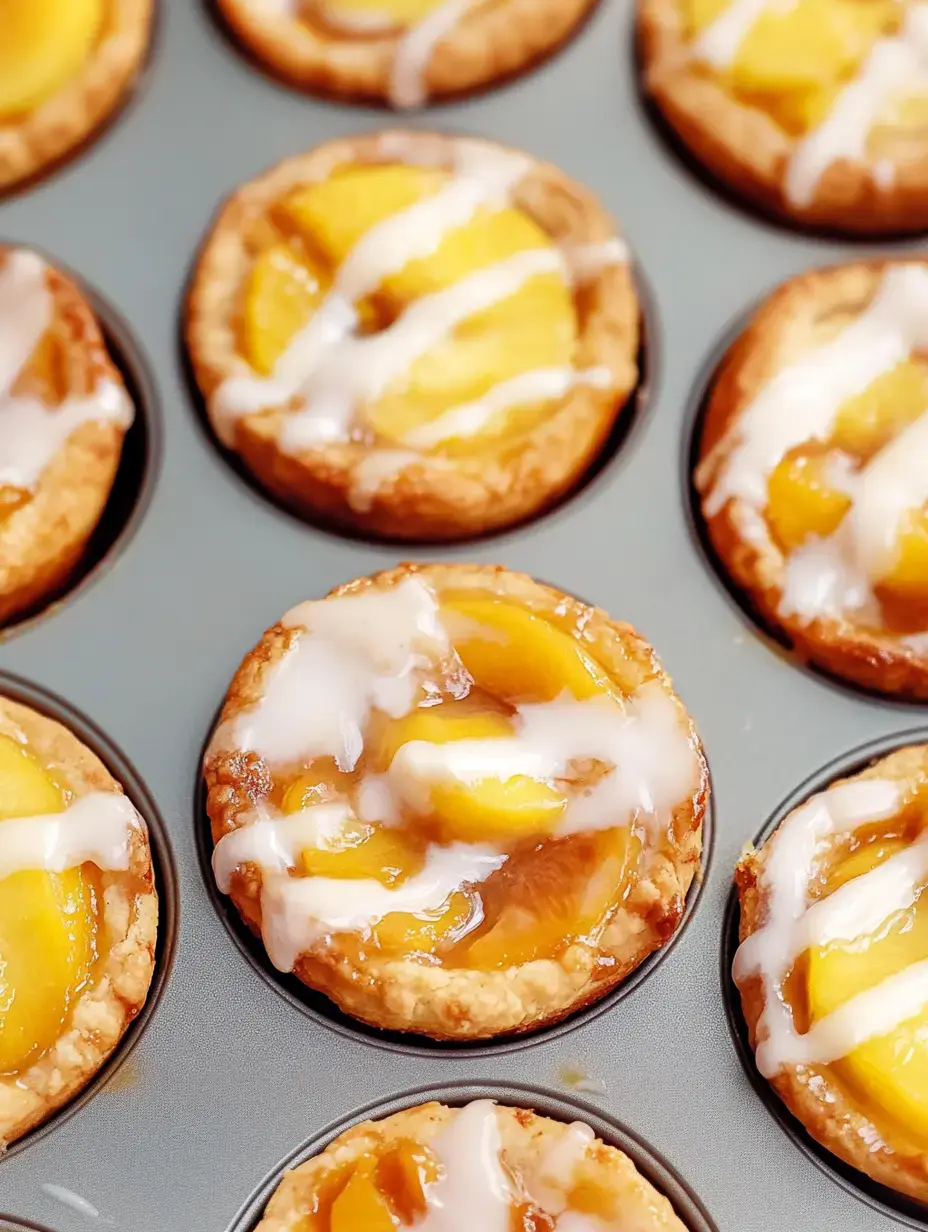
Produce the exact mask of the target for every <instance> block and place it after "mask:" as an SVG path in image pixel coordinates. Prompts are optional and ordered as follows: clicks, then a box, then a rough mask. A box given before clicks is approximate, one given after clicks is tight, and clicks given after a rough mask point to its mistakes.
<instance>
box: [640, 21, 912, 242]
mask: <svg viewBox="0 0 928 1232" xmlns="http://www.w3.org/2000/svg"><path fill="white" fill-rule="evenodd" d="M638 41H639V49H640V59H641V65H642V74H643V79H644V85H645V89H646V90H647V92H648V94H649V95H650V96H651V98H652V99H653V100H654V102H655V104H656V105H657V107H658V109H659V110H660V112H661V113H662V114H663V116H664V118H665V119H666V120H667V121H668V123H669V124H670V126H671V127H672V128H673V129H674V131H675V132H676V134H677V136H678V137H679V138H680V139H681V140H682V142H683V144H684V145H685V146H686V147H687V148H688V149H689V151H690V152H691V153H692V154H693V155H694V156H695V157H696V159H697V160H698V161H699V162H700V163H701V164H702V165H703V166H704V167H705V168H706V169H707V170H708V171H710V172H711V173H712V174H713V175H715V176H716V177H717V178H718V179H719V180H721V181H723V182H724V183H725V184H726V185H728V186H729V187H730V188H732V189H733V190H734V191H735V192H736V193H738V194H739V195H740V196H741V197H743V198H744V199H745V200H747V201H749V202H751V203H753V204H754V205H756V206H758V207H760V208H761V209H762V210H765V211H768V212H770V213H772V214H774V215H778V216H780V217H782V218H787V219H789V220H791V221H794V222H797V223H800V224H804V225H808V226H814V227H822V228H825V229H835V230H838V231H845V232H849V233H857V234H860V235H879V234H882V233H894V232H906V231H923V230H924V229H925V227H926V226H928V158H926V157H925V155H926V154H928V148H926V147H925V146H924V140H925V139H924V136H923V135H922V136H921V138H919V142H920V144H919V146H918V147H916V146H913V145H912V142H911V141H910V142H909V153H910V154H911V157H907V158H906V159H905V160H904V161H899V162H897V163H896V164H895V166H894V172H893V175H892V177H891V178H888V179H887V178H885V177H883V176H882V175H881V174H880V171H879V169H878V168H876V167H875V164H874V163H872V162H871V163H863V162H856V161H849V160H848V159H839V160H837V161H835V162H833V163H832V164H831V165H830V166H829V167H828V168H827V169H826V170H825V171H824V173H823V174H822V176H821V178H820V179H819V181H818V183H817V184H816V186H815V191H814V193H813V195H812V199H811V200H810V201H809V203H808V204H807V205H801V204H798V203H797V202H795V201H790V200H789V199H788V197H787V194H786V191H785V184H786V175H787V167H788V164H789V161H790V159H791V157H792V156H793V154H794V153H795V151H796V148H797V145H798V141H799V139H798V138H797V137H795V136H794V135H793V134H791V133H789V132H788V131H787V130H786V129H784V128H783V127H782V126H781V125H780V124H779V123H778V122H777V120H776V119H775V118H774V117H773V116H772V115H770V114H769V113H768V112H767V111H765V110H764V109H763V108H762V107H760V106H758V105H755V104H753V103H751V102H750V101H745V100H743V99H740V98H737V97H735V96H734V95H733V94H732V93H730V92H729V91H728V90H727V89H726V88H725V87H724V85H723V84H722V83H721V82H720V81H719V80H718V79H717V78H716V77H715V76H714V75H713V74H711V73H709V72H707V71H706V70H705V68H704V67H703V66H702V65H699V64H698V63H697V62H696V61H695V60H694V57H693V54H692V44H691V41H690V39H689V38H688V35H687V29H686V20H685V15H684V7H683V3H682V0H638ZM917 150H920V153H918V152H917Z"/></svg>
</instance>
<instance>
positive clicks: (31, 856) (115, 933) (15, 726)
mask: <svg viewBox="0 0 928 1232" xmlns="http://www.w3.org/2000/svg"><path fill="white" fill-rule="evenodd" d="M157 919H158V902H157V897H156V893H155V886H154V881H153V876H152V866H151V855H150V852H149V847H148V835H147V831H146V829H145V823H144V822H143V821H142V819H141V817H139V815H138V813H137V812H136V810H135V808H134V807H133V805H132V803H131V802H130V801H129V800H128V799H127V798H126V796H125V795H123V793H122V789H121V788H120V786H119V784H118V783H117V782H116V781H115V780H114V779H113V778H112V777H111V775H110V774H109V773H108V771H107V770H106V768H105V767H104V766H103V764H102V763H101V762H100V761H99V760H98V759H97V757H95V756H94V754H93V753H91V752H90V751H89V749H87V748H85V747H84V746H83V745H82V744H81V743H80V741H79V740H78V739H77V738H76V737H75V736H74V735H72V733H71V732H70V731H68V730H67V729H66V728H64V727H62V726H60V724H58V723H55V722H53V721H52V720H51V719H47V718H45V717H44V716H42V715H39V714H36V713H35V712H34V711H32V710H29V709H27V708H26V707H25V706H20V705H18V704H16V703H14V702H10V701H7V700H2V699H0V1145H3V1144H7V1143H10V1142H12V1141H14V1140H15V1139H16V1138H18V1137H20V1136H21V1135H22V1134H23V1133H25V1132H26V1130H28V1129H30V1128H32V1127H33V1126H34V1125H37V1124H38V1123H40V1122H41V1121H43V1120H45V1118H46V1117H47V1116H49V1115H50V1113H51V1112H53V1111H54V1110H55V1109H56V1108H58V1107H60V1106H61V1105H62V1104H64V1103H65V1102H66V1101H67V1100H68V1099H70V1097H71V1096H72V1095H73V1094H75V1093H76V1092H77V1091H79V1090H80V1089H81V1087H83V1086H84V1085H85V1084H86V1083H87V1082H88V1081H89V1080H90V1078H92V1077H93V1075H94V1074H95V1073H96V1071H97V1070H98V1069H99V1068H100V1066H101V1065H102V1064H103V1062H104V1061H105V1060H106V1058H107V1057H108V1056H109V1054H110V1053H111V1052H112V1050H113V1049H114V1048H115V1046H116V1044H117V1043H118V1041H119V1038H120V1036H121V1035H122V1033H123V1031H124V1030H125V1028H126V1027H127V1026H128V1024H129V1023H130V1022H131V1020H132V1019H133V1018H134V1017H135V1015H136V1014H137V1013H138V1011H139V1009H140V1008H141V1006H142V1005H143V1003H144V1001H145V997H146V995H147V992H148V986H149V984H150V982H151V978H152V972H153V967H154V948H155V936H156V930H157Z"/></svg>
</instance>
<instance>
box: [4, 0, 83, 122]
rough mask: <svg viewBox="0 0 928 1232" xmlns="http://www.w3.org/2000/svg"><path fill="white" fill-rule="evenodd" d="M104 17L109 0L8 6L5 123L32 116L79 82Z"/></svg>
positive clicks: (29, 1) (12, 2)
mask: <svg viewBox="0 0 928 1232" xmlns="http://www.w3.org/2000/svg"><path fill="white" fill-rule="evenodd" d="M103 17H104V0H4V3H3V4H0V118H5V117H9V116H15V115H18V114H21V113H24V112H27V111H31V110H32V109H33V108H35V107H37V106H38V105H39V104H40V103H42V102H44V100H45V99H46V98H48V97H49V96H50V95H52V94H54V93H55V91H56V90H57V89H59V88H60V87H61V86H63V85H65V84H66V83H67V81H68V80H69V79H70V78H72V77H73V76H75V74H76V73H77V72H78V71H79V70H80V68H81V66H82V65H83V64H84V63H85V61H86V60H87V59H88V57H89V56H90V53H91V52H92V50H93V47H94V43H95V42H96V40H97V37H98V35H99V33H100V29H101V26H102V24H103Z"/></svg>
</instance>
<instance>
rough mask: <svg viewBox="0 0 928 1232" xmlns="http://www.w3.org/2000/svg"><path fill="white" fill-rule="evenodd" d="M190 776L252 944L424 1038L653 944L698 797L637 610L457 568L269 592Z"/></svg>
mask: <svg viewBox="0 0 928 1232" xmlns="http://www.w3.org/2000/svg"><path fill="white" fill-rule="evenodd" d="M205 775H206V784H207V787H208V796H207V810H208V813H209V817H210V820H211V822H212V834H213V841H214V843H215V844H216V846H215V851H214V856H213V870H214V872H215V876H216V880H217V883H218V885H219V888H220V889H221V891H222V892H223V893H225V894H229V895H230V896H231V898H232V901H233V902H234V904H235V906H236V907H237V908H238V910H239V912H240V913H241V915H242V917H243V918H244V920H245V921H246V923H247V924H248V926H249V927H250V928H251V929H253V930H254V931H255V932H256V933H258V934H259V935H261V936H262V937H263V940H264V944H265V947H266V948H267V951H268V955H269V957H270V960H271V962H272V963H273V965H274V966H275V967H276V968H277V969H278V970H280V971H288V972H289V971H293V972H294V973H295V974H296V975H297V976H299V978H300V979H301V980H303V981H304V982H305V983H306V984H309V985H310V986H311V987H313V988H316V989H319V990H321V991H322V992H324V993H325V994H326V995H327V996H329V997H330V998H331V999H332V1000H333V1001H335V1002H336V1003H337V1004H338V1005H339V1007H340V1008H341V1009H342V1010H344V1011H345V1012H346V1013H348V1014H352V1015H354V1016H355V1017H356V1018H360V1019H362V1020H363V1021H365V1022H368V1023H371V1024H373V1025H374V1026H377V1027H385V1028H392V1029H395V1030H401V1031H405V1030H409V1031H417V1032H420V1033H422V1034H426V1035H430V1036H433V1037H435V1038H439V1039H477V1038H481V1037H487V1036H493V1035H497V1034H499V1033H502V1032H512V1031H526V1030H529V1029H531V1028H535V1027H538V1026H540V1025H542V1024H545V1023H550V1022H554V1021H556V1020H558V1019H560V1018H563V1017H564V1016H565V1015H567V1014H569V1013H571V1011H573V1010H576V1009H578V1008H579V1007H581V1006H583V1005H585V1004H588V1003H590V1002H593V1001H596V1000H597V999H599V998H600V997H602V996H603V995H604V994H605V993H606V992H607V991H608V990H609V989H610V988H612V987H614V986H615V985H616V984H618V983H619V982H620V981H621V980H622V979H624V977H625V976H626V975H628V974H629V972H630V971H632V970H633V969H634V968H635V967H637V966H638V965H639V964H640V963H641V962H642V961H643V960H644V959H645V958H646V957H647V955H648V954H650V953H651V952H652V951H654V950H656V949H658V948H659V947H660V946H661V945H663V944H664V943H665V942H666V941H667V940H668V939H669V938H670V936H671V935H672V934H673V932H674V931H675V929H676V928H677V925H678V924H679V923H680V919H681V917H682V915H683V909H684V899H685V896H686V893H687V890H688V889H689V887H690V883H691V882H692V879H693V877H694V875H695V873H696V870H697V867H698V865H699V855H700V848H701V833H702V821H703V816H704V813H705V809H706V802H707V795H708V778H707V771H706V765H705V761H704V759H703V756H702V752H701V749H700V746H699V743H698V740H697V737H696V734H695V731H694V728H693V725H692V723H691V721H690V719H689V718H688V716H687V714H686V712H685V710H684V709H683V706H682V705H681V703H680V702H679V700H678V699H677V698H676V696H675V694H674V693H673V690H672V687H671V684H670V681H669V679H668V677H667V676H666V674H665V673H664V672H663V670H662V669H661V667H660V664H659V663H658V661H657V659H656V657H655V655H654V652H653V651H652V650H651V648H650V647H649V646H648V645H647V643H646V642H645V641H643V639H642V638H640V637H639V636H638V634H637V633H635V632H634V630H633V629H631V628H630V627H629V626H628V625H621V624H617V623H615V622H613V621H611V620H610V619H609V618H608V617H607V616H606V615H605V613H604V612H601V611H599V610H598V609H596V608H591V607H588V606H587V605H586V604H584V603H581V602H580V601H579V600H577V599H574V598H571V597H570V596H568V595H565V594H562V593H561V592H560V591H558V590H555V589H554V588H553V587H550V586H543V585H541V584H539V583H538V582H535V581H532V579H531V578H528V577H526V576H525V575H524V574H517V573H508V572H506V571H505V570H504V569H502V568H494V567H490V566H477V565H441V566H440V565H431V566H417V565H402V566H400V567H399V568H397V569H394V570H392V571H390V572H388V573H380V574H377V575H376V576H374V577H370V578H361V579H359V580H358V581H355V582H351V583H348V584H347V585H345V586H341V587H339V588H338V589H337V590H335V591H333V592H332V594H331V595H329V597H328V598H326V599H324V600H322V601H321V602H315V603H304V604H302V605H300V606H299V607H296V608H294V609H293V610H292V611H291V612H288V613H287V615H286V616H284V617H283V619H282V620H281V621H280V622H279V623H278V624H276V625H274V626H273V627H272V628H271V629H269V630H268V631H267V633H265V635H264V637H263V638H262V640H261V641H260V642H259V644H258V645H257V647H256V648H255V649H254V650H253V651H251V653H250V654H248V655H247V656H246V658H245V660H244V662H243V663H242V666H241V667H240V668H239V671H238V673H237V675H236V676H235V678H234V680H233V681H232V685H231V688H230V689H229V693H228V696H227V697H226V701H225V705H224V707H223V710H222V716H221V721H220V724H219V726H218V728H217V731H216V733H215V735H214V737H213V739H212V741H211V743H210V746H209V748H208V750H207V754H206V759H205Z"/></svg>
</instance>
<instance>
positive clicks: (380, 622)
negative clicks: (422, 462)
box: [210, 577, 450, 770]
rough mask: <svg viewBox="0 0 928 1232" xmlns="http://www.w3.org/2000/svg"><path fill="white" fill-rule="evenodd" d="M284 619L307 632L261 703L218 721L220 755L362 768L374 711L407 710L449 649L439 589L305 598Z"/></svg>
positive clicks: (396, 713)
mask: <svg viewBox="0 0 928 1232" xmlns="http://www.w3.org/2000/svg"><path fill="white" fill-rule="evenodd" d="M281 623H282V624H283V625H284V626H285V627H286V628H292V629H301V630H304V631H305V632H304V633H301V634H298V635H297V636H296V637H294V639H293V641H292V643H291V645H290V648H289V650H288V651H287V653H286V654H285V655H284V656H283V658H282V659H281V660H280V661H279V662H278V663H277V664H276V665H275V666H274V668H273V669H272V671H271V673H270V677H269V679H268V681H267V683H266V685H265V689H264V694H263V696H262V698H261V700H260V701H259V702H258V703H257V705H255V706H253V707H252V708H251V709H250V710H248V711H246V712H245V713H243V714H241V715H240V716H239V717H238V718H237V719H236V721H235V722H234V723H233V724H231V725H227V724H223V725H222V726H221V727H220V728H219V729H218V731H217V733H216V736H215V738H214V740H213V742H212V743H211V746H210V752H211V753H212V752H216V751H217V750H219V749H221V748H230V747H231V748H235V749H239V750H242V751H252V752H255V753H257V754H259V756H261V757H263V758H264V759H265V761H267V762H268V763H269V764H270V765H286V764H287V763H293V762H296V761H300V760H305V759H308V758H312V757H325V756H334V758H335V760H336V762H337V763H338V766H339V767H340V769H342V770H353V769H354V767H355V765H356V763H357V760H358V758H359V757H360V755H361V752H362V749H363V744H364V734H363V733H364V728H365V726H366V724H367V720H368V716H369V715H370V712H371V710H372V709H373V708H375V707H376V709H378V710H382V711H384V713H386V714H388V715H391V716H392V717H394V718H399V717H401V716H402V715H404V714H406V713H407V712H408V711H409V710H410V709H411V707H412V705H413V702H414V699H415V696H416V691H417V689H418V687H419V675H418V673H419V671H420V669H422V668H424V667H427V666H428V665H429V664H430V663H434V662H438V661H440V660H441V659H443V658H444V657H446V656H447V655H448V654H449V652H450V643H449V641H448V636H447V633H446V632H445V630H444V628H443V626H442V624H441V622H440V620H439V618H438V603H437V601H436V599H435V596H434V594H433V593H432V591H431V590H430V589H429V587H428V586H426V585H425V583H424V582H421V581H420V580H419V579H418V578H416V577H409V578H406V579H404V580H403V581H402V582H401V583H400V584H399V585H398V586H396V587H393V588H392V589H391V590H383V591H381V590H371V591H368V592H365V593H363V594H359V595H349V596H346V597H344V598H341V599H324V600H322V601H321V602H317V603H303V604H300V605H299V606H298V607H295V608H294V609H293V610H292V611H290V612H288V613H287V614H286V616H284V618H283V620H282V622H281Z"/></svg>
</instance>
